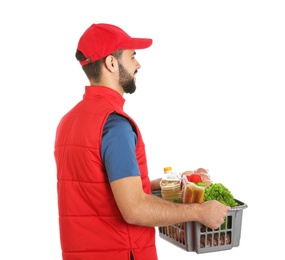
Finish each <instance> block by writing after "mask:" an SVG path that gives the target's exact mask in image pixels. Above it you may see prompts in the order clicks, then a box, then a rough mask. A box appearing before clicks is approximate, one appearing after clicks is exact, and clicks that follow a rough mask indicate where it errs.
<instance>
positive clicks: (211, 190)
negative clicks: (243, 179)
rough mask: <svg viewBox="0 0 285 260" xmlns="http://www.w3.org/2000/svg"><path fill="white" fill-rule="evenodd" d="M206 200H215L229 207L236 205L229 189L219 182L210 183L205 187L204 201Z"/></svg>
mask: <svg viewBox="0 0 285 260" xmlns="http://www.w3.org/2000/svg"><path fill="white" fill-rule="evenodd" d="M208 200H217V201H219V202H221V203H223V204H224V205H226V206H230V207H234V206H237V205H238V203H237V202H236V201H235V199H234V196H233V195H232V193H231V192H230V190H229V189H228V188H226V187H225V186H224V185H223V184H221V183H212V184H210V185H209V186H208V187H206V188H205V193H204V201H208Z"/></svg>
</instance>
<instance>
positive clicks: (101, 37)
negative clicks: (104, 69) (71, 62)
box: [77, 23, 152, 66]
mask: <svg viewBox="0 0 285 260" xmlns="http://www.w3.org/2000/svg"><path fill="white" fill-rule="evenodd" d="M151 44H152V39H148V38H132V37H130V36H129V35H128V34H127V33H126V32H124V31H123V30H122V29H121V28H119V27H117V26H115V25H112V24H105V23H98V24H92V25H91V26H90V27H89V28H88V29H87V30H86V31H85V32H84V33H83V35H82V36H81V37H80V39H79V42H78V46H77V50H79V51H81V52H82V53H83V54H84V56H85V57H86V60H84V61H81V62H80V64H81V65H82V66H84V65H86V64H89V63H92V62H94V61H97V60H100V59H101V58H104V57H106V56H108V55H110V54H111V53H113V52H115V51H117V50H119V49H123V50H133V49H146V48H148V47H149V46H150V45H151Z"/></svg>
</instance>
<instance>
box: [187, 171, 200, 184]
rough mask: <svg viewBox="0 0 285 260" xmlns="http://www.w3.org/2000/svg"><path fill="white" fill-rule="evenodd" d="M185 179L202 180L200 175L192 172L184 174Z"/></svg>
mask: <svg viewBox="0 0 285 260" xmlns="http://www.w3.org/2000/svg"><path fill="white" fill-rule="evenodd" d="M186 177H187V180H188V181H190V182H194V183H199V182H202V177H201V175H200V174H198V173H192V174H191V175H186Z"/></svg>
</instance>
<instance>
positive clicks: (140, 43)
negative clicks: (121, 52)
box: [120, 38, 152, 50]
mask: <svg viewBox="0 0 285 260" xmlns="http://www.w3.org/2000/svg"><path fill="white" fill-rule="evenodd" d="M151 44H152V39H148V38H131V39H130V40H129V41H128V42H125V43H122V44H120V49H129V50H135V49H146V48H148V47H150V46H151Z"/></svg>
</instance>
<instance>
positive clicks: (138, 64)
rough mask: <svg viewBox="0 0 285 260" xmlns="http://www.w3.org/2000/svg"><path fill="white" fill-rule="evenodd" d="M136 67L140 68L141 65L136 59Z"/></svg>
mask: <svg viewBox="0 0 285 260" xmlns="http://www.w3.org/2000/svg"><path fill="white" fill-rule="evenodd" d="M136 65H137V69H140V68H141V65H140V63H139V62H138V61H137V64H136Z"/></svg>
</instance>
